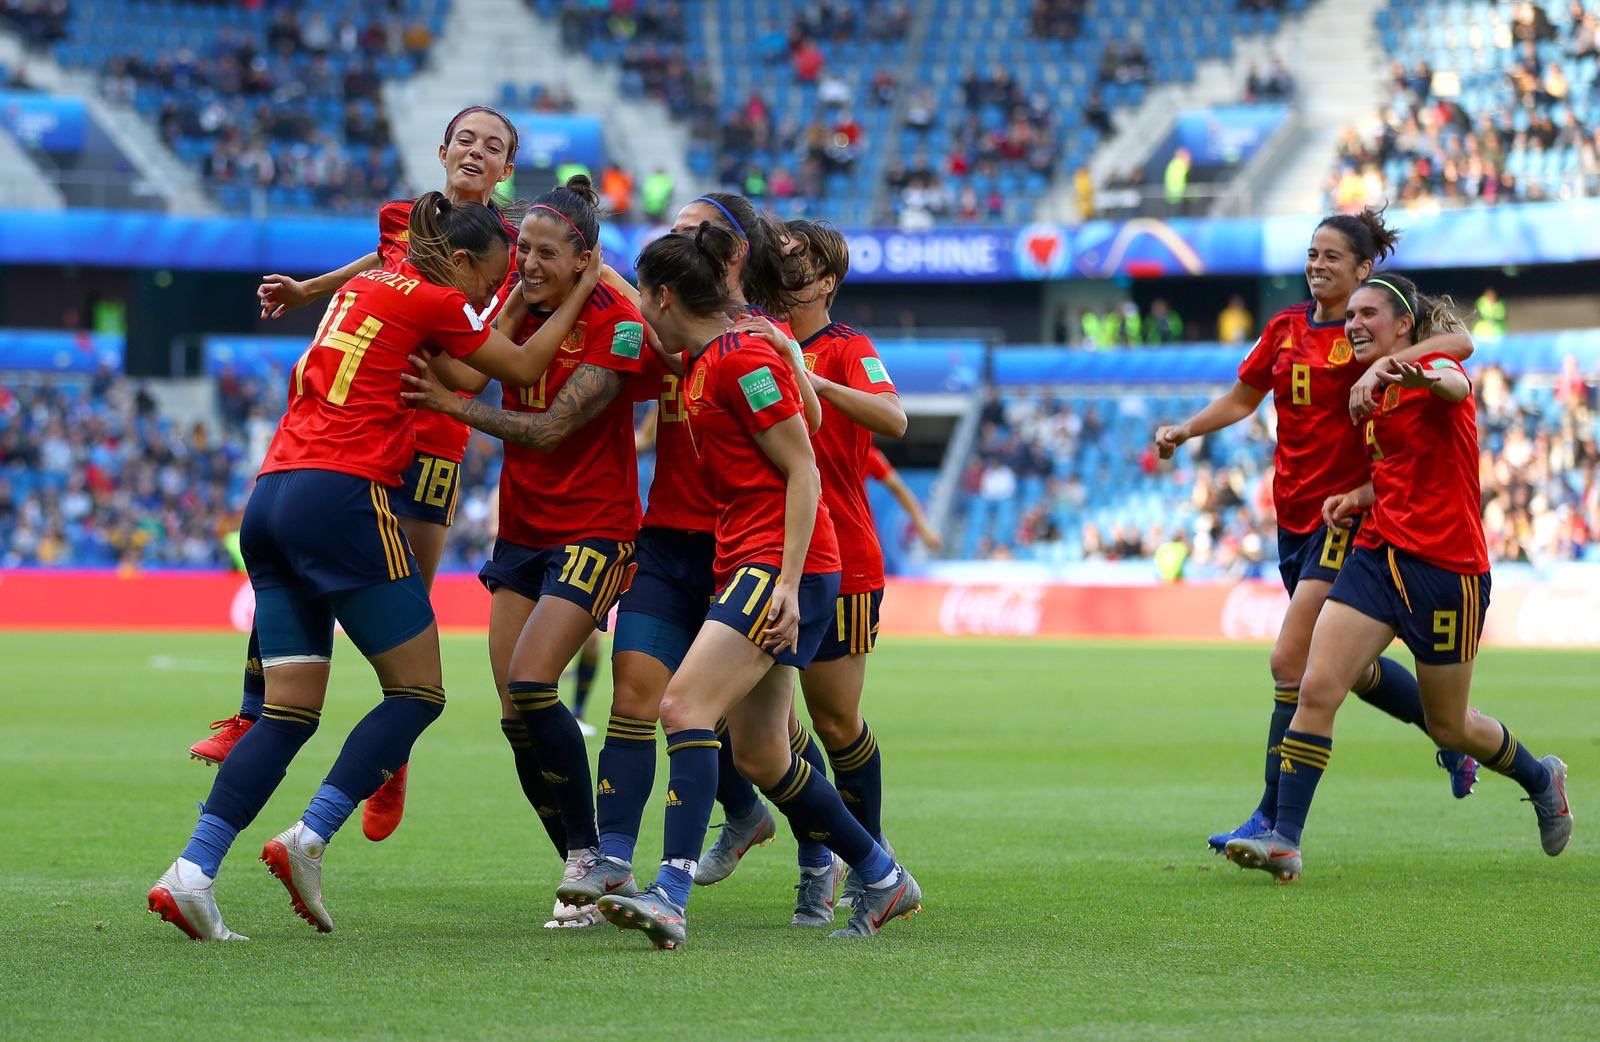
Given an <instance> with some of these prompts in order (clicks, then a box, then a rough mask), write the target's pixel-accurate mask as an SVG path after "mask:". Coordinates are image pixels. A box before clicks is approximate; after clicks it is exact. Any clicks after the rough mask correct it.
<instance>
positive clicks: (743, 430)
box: [684, 333, 839, 584]
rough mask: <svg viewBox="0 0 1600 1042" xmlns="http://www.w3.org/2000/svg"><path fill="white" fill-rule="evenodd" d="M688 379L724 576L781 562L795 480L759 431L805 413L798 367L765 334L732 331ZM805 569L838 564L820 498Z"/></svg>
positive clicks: (719, 571)
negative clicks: (775, 460)
mask: <svg viewBox="0 0 1600 1042" xmlns="http://www.w3.org/2000/svg"><path fill="white" fill-rule="evenodd" d="M684 379H685V383H686V388H687V389H686V390H685V391H684V398H685V399H686V401H687V403H688V412H689V423H688V426H689V430H690V434H691V435H692V437H693V438H694V446H695V450H696V454H697V456H698V458H699V460H700V466H701V468H702V471H703V473H704V474H705V477H706V483H707V485H708V487H709V488H710V490H711V495H712V497H713V499H714V500H715V501H716V503H717V505H718V513H717V530H716V531H717V559H716V564H715V565H714V570H715V572H716V576H717V582H718V583H719V584H720V583H723V582H725V581H727V578H728V576H730V575H732V574H733V570H734V569H735V568H737V567H738V566H739V565H743V564H766V565H771V566H772V567H774V568H781V567H782V565H783V515H784V503H785V499H786V498H787V488H788V485H787V482H786V481H785V479H784V476H783V473H782V472H781V471H779V470H778V468H777V466H776V465H775V464H774V463H773V462H772V460H770V459H768V458H767V454H766V453H765V452H763V451H761V446H759V445H757V444H756V435H757V434H760V433H761V432H762V431H764V430H767V429H769V428H771V427H772V426H774V425H775V424H777V423H780V422H782V421H783V420H786V419H788V418H789V417H791V416H797V415H799V414H800V412H801V409H802V407H801V405H800V391H799V388H798V387H796V386H795V382H794V372H793V370H792V369H791V368H790V366H789V364H788V363H787V362H785V361H784V360H783V359H782V358H780V357H779V356H778V352H777V351H775V350H773V348H772V345H771V344H769V343H767V342H766V341H765V340H762V339H761V338H759V337H753V336H747V335H744V334H740V333H725V334H723V335H722V336H720V337H718V338H717V339H716V340H713V341H712V342H711V343H710V344H709V345H708V346H707V347H706V348H705V349H704V350H703V351H701V352H700V356H699V357H698V358H696V359H694V360H693V362H691V363H690V366H689V371H688V372H687V373H685V374H684ZM805 570H806V573H807V574H816V573H827V572H837V571H838V570H839V543H838V540H837V539H836V538H835V536H834V532H833V522H832V520H831V519H830V518H829V516H828V508H827V506H826V504H824V503H822V502H821V500H820V499H819V500H818V502H817V521H816V527H815V528H814V529H813V530H812V533H811V546H810V547H809V548H808V549H807V551H806V561H805Z"/></svg>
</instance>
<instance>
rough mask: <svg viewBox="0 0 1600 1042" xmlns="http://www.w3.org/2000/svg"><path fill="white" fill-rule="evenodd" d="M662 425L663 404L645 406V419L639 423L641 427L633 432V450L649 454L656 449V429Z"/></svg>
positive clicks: (654, 403) (652, 403) (655, 403)
mask: <svg viewBox="0 0 1600 1042" xmlns="http://www.w3.org/2000/svg"><path fill="white" fill-rule="evenodd" d="M660 423H661V403H660V402H651V403H650V404H649V405H647V406H645V410H644V418H643V419H641V420H640V421H639V426H638V427H636V428H634V431H633V450H634V451H635V452H649V451H650V450H651V449H653V448H655V447H656V428H657V427H658V426H659V425H660Z"/></svg>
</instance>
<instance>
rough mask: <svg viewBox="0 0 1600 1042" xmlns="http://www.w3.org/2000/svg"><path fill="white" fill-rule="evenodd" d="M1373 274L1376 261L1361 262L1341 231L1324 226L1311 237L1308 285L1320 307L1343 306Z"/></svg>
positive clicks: (1307, 272) (1307, 267) (1308, 253)
mask: <svg viewBox="0 0 1600 1042" xmlns="http://www.w3.org/2000/svg"><path fill="white" fill-rule="evenodd" d="M1370 274H1372V262H1371V261H1366V260H1361V259H1360V258H1358V257H1357V256H1356V253H1355V250H1354V249H1352V248H1351V245H1350V240H1349V239H1348V238H1346V237H1345V234H1344V233H1343V232H1341V231H1339V230H1338V229H1337V228H1333V227H1331V226H1327V225H1324V226H1323V227H1321V228H1318V229H1317V231H1316V234H1314V235H1313V236H1311V245H1310V246H1309V247H1307V248H1306V285H1307V286H1308V287H1310V289H1311V295H1312V296H1313V297H1315V298H1316V301H1317V303H1318V304H1321V305H1323V306H1324V307H1335V308H1337V307H1340V306H1341V305H1343V304H1344V302H1345V301H1347V300H1349V299H1350V294H1351V293H1353V292H1354V291H1355V288H1356V287H1357V286H1359V285H1361V282H1362V280H1363V279H1365V278H1366V277H1367V276H1368V275H1370Z"/></svg>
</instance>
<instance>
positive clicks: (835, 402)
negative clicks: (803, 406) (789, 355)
mask: <svg viewBox="0 0 1600 1042" xmlns="http://www.w3.org/2000/svg"><path fill="white" fill-rule="evenodd" d="M802 364H804V363H802ZM806 375H807V376H809V377H810V379H811V387H812V389H813V390H815V391H816V392H817V397H818V398H820V399H822V400H823V401H825V402H827V403H829V404H830V405H832V406H833V407H834V408H836V409H838V410H839V411H840V412H841V413H843V414H844V415H845V417H846V418H847V419H849V420H850V421H851V422H852V423H856V424H859V425H861V426H862V427H865V428H866V429H867V430H869V431H871V432H872V433H874V434H881V435H883V436H884V437H885V438H901V437H904V436H905V433H906V426H907V425H908V423H909V421H908V420H907V419H906V410H905V408H904V407H902V406H901V404H900V396H899V395H898V394H896V393H894V392H893V391H885V392H883V393H882V394H872V393H871V392H868V391H858V390H856V389H855V388H854V387H846V386H845V385H844V384H840V383H834V382H833V381H832V380H829V379H827V378H826V377H822V376H818V375H817V374H815V373H807V374H806Z"/></svg>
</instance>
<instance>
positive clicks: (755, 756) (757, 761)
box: [733, 741, 792, 789]
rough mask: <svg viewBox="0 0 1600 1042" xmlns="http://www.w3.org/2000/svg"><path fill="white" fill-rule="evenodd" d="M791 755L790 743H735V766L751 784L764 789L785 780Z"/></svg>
mask: <svg viewBox="0 0 1600 1042" xmlns="http://www.w3.org/2000/svg"><path fill="white" fill-rule="evenodd" d="M791 755H792V753H791V751H790V749H789V746H788V743H775V742H757V741H746V742H735V743H734V745H733V765H734V767H736V768H738V771H739V773H740V774H742V775H744V776H745V778H746V779H747V780H749V782H750V784H752V785H754V786H756V787H757V788H762V789H770V788H772V787H773V786H774V785H776V784H778V782H780V781H782V780H783V775H784V773H785V772H786V771H788V769H789V758H790V756H791Z"/></svg>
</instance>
